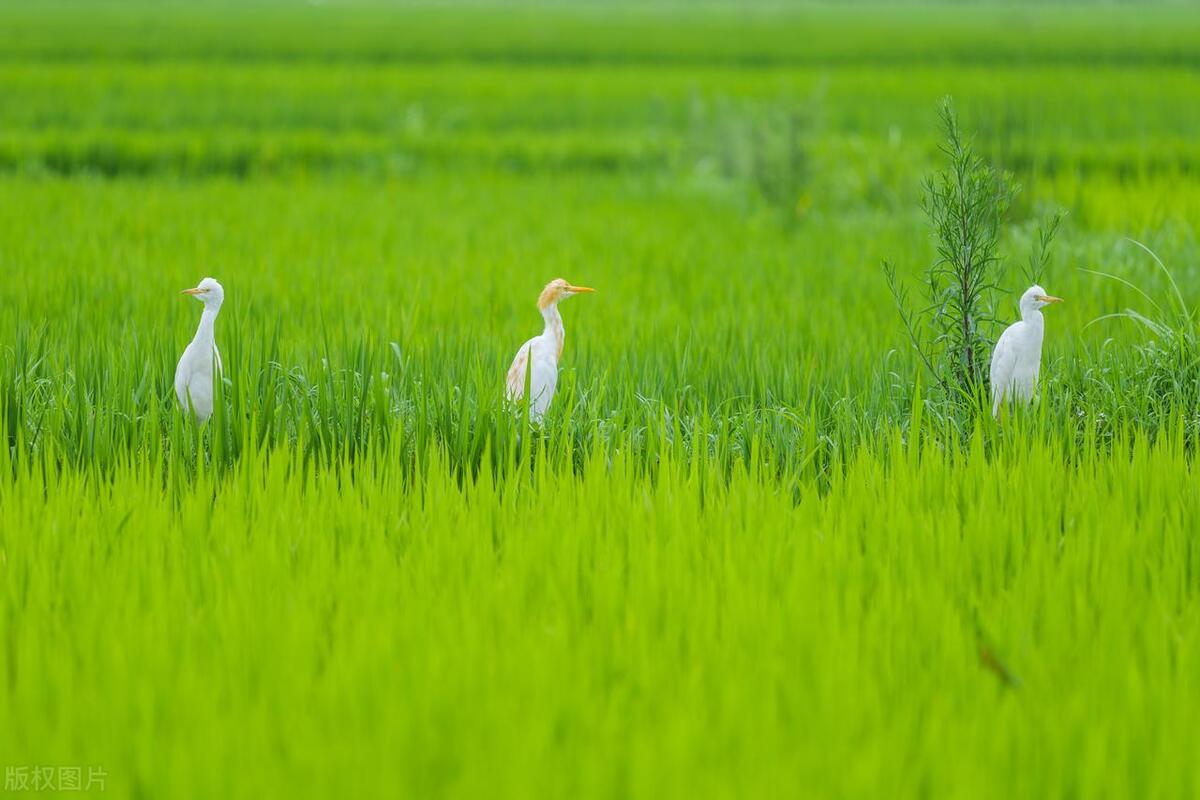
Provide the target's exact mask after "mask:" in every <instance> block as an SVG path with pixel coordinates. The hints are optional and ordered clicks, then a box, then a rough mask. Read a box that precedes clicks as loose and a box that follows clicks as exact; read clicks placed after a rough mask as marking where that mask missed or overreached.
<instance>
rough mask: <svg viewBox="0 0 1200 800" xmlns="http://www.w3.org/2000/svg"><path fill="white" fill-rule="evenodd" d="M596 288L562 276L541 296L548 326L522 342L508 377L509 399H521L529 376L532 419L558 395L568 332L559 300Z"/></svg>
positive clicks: (539, 300)
mask: <svg viewBox="0 0 1200 800" xmlns="http://www.w3.org/2000/svg"><path fill="white" fill-rule="evenodd" d="M594 291H595V289H590V288H588V287H587V286H572V285H571V284H569V283H567V282H566V281H565V280H563V279H562V278H556V279H555V280H552V281H550V283H548V284H546V288H545V289H543V290H542V293H541V295H540V296H539V297H538V310H539V311H541V312H542V318H543V319H544V320H545V321H546V327H545V329H544V330H543V331H542V333H541V335H540V336H534V337H533V338H532V339H530V340H529V341H527V342H525V344H523V345H521V349H520V350H518V351H517V355H516V357H515V358H514V359H513V362H512V366H511V367H509V368H508V378H507V380H506V381H505V383H506V386H507V390H506V395H507V396H508V399H509V400H511V401H513V402H518V401H520V400H521V399H522V398H523V397H524V396H525V383H526V380H528V383H529V417H530V419H534V420H538V419H541V418H542V416H543V415H544V414H545V413H546V409H548V408H549V407H550V401H551V400H553V399H554V388H555V386H556V385H557V384H558V359H559V358H561V357H562V350H563V336H564V333H563V322H562V317H561V316H559V313H558V304H559V301H561V300H564V299H566V298H568V297H570V296H571V295H574V294H579V293H581V292H594ZM531 366H532V370H531V369H530V367H531ZM527 375H528V379H527V378H526V376H527Z"/></svg>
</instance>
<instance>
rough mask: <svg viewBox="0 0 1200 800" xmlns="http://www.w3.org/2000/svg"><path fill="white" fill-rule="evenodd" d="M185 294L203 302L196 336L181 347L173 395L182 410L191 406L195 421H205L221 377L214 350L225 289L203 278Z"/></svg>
mask: <svg viewBox="0 0 1200 800" xmlns="http://www.w3.org/2000/svg"><path fill="white" fill-rule="evenodd" d="M184 294H190V295H192V296H193V297H195V298H196V299H197V300H199V301H200V302H201V303H203V304H204V312H203V313H202V314H201V315H200V325H199V327H197V328H196V335H195V337H194V338H193V339H192V341H191V342H190V343H189V344H188V346H187V348H186V349H184V351H183V356H182V357H181V358H180V359H179V366H177V367H176V368H175V396H176V397H178V398H179V404H180V405H181V406H182V407H183V410H184V411H187V410H188V409H191V412H192V413H193V414H195V416H196V419H197V421H199V422H205V421H206V420H207V419H208V418H209V417H211V416H212V412H213V398H214V394H215V392H214V381H216V380H219V379H220V377H221V354H220V352H219V351H218V350H217V341H216V336H215V327H216V323H217V314H218V313H220V311H221V303H222V301H224V299H225V292H224V290H223V289H222V288H221V284H219V283H217V282H216V281H215V280H213V279H212V278H205V279H204V280H202V281H200V284H199V285H198V286H197V287H196V288H195V289H186V290H184ZM214 370H215V374H214Z"/></svg>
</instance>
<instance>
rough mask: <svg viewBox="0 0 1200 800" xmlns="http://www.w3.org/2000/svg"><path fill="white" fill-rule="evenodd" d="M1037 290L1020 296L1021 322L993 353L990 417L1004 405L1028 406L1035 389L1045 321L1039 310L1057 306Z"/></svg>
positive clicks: (1053, 299)
mask: <svg viewBox="0 0 1200 800" xmlns="http://www.w3.org/2000/svg"><path fill="white" fill-rule="evenodd" d="M1058 302H1061V300H1060V299H1059V298H1057V297H1050V296H1049V295H1047V294H1046V290H1045V289H1043V288H1042V287H1040V286H1031V287H1029V288H1028V289H1026V290H1025V294H1023V295H1021V301H1020V306H1021V319H1020V321H1019V322H1014V323H1013V324H1012V325H1009V326H1008V327H1007V328H1005V329H1004V333H1002V334H1000V339H999V341H997V342H996V349H995V350H993V351H992V370H991V385H992V416H996V415H997V414H999V413H1000V406H1001V405H1002V404H1003V403H1004V402H1005V401H1009V402H1011V401H1012V400H1020V401H1021V402H1024V403H1028V402H1029V401H1030V400H1032V399H1033V393H1034V391H1035V390H1036V389H1037V379H1038V370H1039V369H1040V368H1041V364H1042V337H1043V333H1044V331H1045V321H1044V320H1043V318H1042V311H1041V310H1042V308H1043V307H1045V306H1047V305H1049V304H1050V303H1058Z"/></svg>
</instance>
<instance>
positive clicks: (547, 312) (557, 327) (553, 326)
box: [542, 303, 565, 358]
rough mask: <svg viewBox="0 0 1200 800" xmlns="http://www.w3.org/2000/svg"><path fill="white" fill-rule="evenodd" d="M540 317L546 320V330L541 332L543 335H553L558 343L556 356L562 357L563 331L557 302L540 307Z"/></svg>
mask: <svg viewBox="0 0 1200 800" xmlns="http://www.w3.org/2000/svg"><path fill="white" fill-rule="evenodd" d="M542 319H544V320H546V330H545V331H544V332H543V333H542V335H543V336H553V337H554V341H555V342H556V343H557V344H558V351H557V352H558V356H557V357H558V358H562V351H563V338H564V336H565V334H564V332H563V321H562V317H561V316H560V315H559V313H558V304H557V303H551V304H550V305H548V306H546V307H545V308H543V309H542Z"/></svg>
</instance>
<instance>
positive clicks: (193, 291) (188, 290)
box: [180, 286, 208, 294]
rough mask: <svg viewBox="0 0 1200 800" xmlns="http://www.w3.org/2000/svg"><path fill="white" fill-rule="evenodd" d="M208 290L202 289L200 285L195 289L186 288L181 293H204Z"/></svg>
mask: <svg viewBox="0 0 1200 800" xmlns="http://www.w3.org/2000/svg"><path fill="white" fill-rule="evenodd" d="M206 291H208V290H207V289H201V288H200V287H199V286H197V287H196V288H195V289H184V290H183V291H182V292H180V294H204V293H205V292H206Z"/></svg>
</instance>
